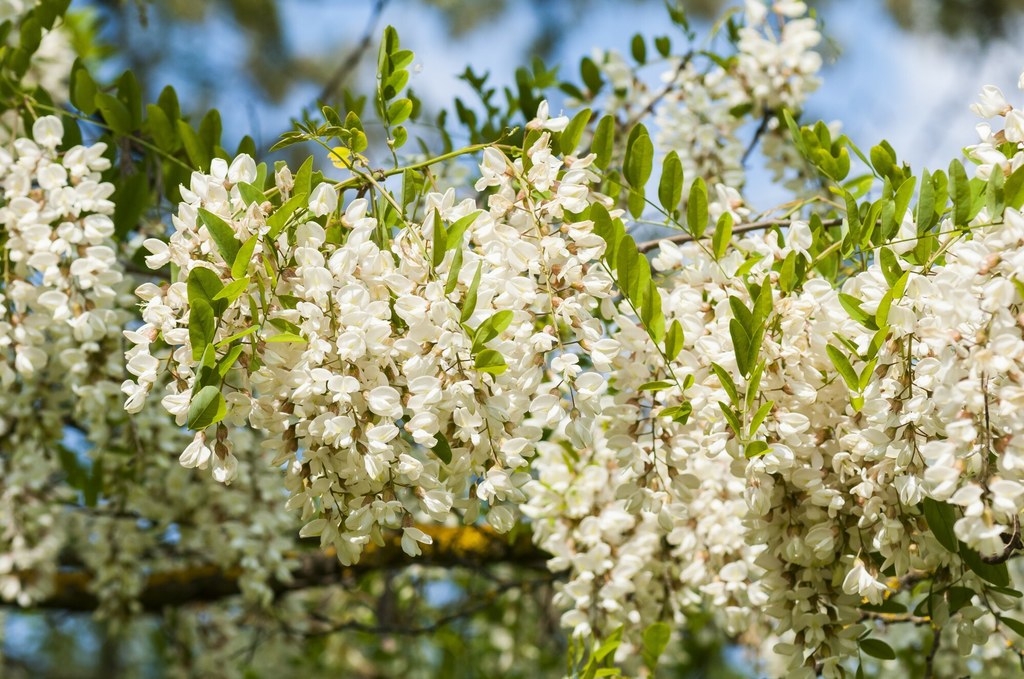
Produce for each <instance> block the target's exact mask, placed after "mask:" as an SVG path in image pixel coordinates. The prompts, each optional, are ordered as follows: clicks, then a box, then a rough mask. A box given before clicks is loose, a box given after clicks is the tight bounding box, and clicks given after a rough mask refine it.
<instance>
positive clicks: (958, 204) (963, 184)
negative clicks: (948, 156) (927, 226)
mask: <svg viewBox="0 0 1024 679" xmlns="http://www.w3.org/2000/svg"><path fill="white" fill-rule="evenodd" d="M949 182H950V195H951V196H952V197H953V223H954V224H956V225H958V226H964V225H966V224H967V222H969V221H970V220H971V206H972V205H973V204H974V199H973V197H972V196H971V183H970V180H969V179H967V173H966V172H965V171H964V166H963V165H962V164H961V163H960V161H959V160H955V159H954V160H953V161H952V162H950V164H949Z"/></svg>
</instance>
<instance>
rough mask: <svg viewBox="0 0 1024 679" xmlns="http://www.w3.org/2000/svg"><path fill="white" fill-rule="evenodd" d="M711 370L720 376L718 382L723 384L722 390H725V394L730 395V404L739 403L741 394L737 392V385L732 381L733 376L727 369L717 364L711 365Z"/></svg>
mask: <svg viewBox="0 0 1024 679" xmlns="http://www.w3.org/2000/svg"><path fill="white" fill-rule="evenodd" d="M711 370H713V371H714V373H715V375H717V376H718V381H719V382H721V383H722V388H723V389H725V393H726V394H728V395H729V402H730V403H739V402H740V399H739V392H738V391H737V390H736V383H735V382H733V381H732V376H731V375H730V374H729V373H728V372H727V371H726V369H725V368H723V367H722V366H720V365H718V364H717V363H712V364H711Z"/></svg>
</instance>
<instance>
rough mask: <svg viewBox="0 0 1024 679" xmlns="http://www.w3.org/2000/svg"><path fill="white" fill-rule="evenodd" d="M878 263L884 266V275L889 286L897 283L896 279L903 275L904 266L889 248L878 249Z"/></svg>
mask: <svg viewBox="0 0 1024 679" xmlns="http://www.w3.org/2000/svg"><path fill="white" fill-rule="evenodd" d="M878 263H879V264H880V265H881V267H882V275H883V276H885V282H886V283H888V284H889V287H890V288H891V287H892V286H894V285H896V281H898V280H899V279H900V276H902V275H903V267H901V266H900V262H899V260H898V259H897V258H896V255H895V254H894V253H893V251H892V250H890V249H889V248H881V249H880V250H879V251H878Z"/></svg>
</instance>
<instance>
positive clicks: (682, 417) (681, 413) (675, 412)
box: [658, 403, 693, 424]
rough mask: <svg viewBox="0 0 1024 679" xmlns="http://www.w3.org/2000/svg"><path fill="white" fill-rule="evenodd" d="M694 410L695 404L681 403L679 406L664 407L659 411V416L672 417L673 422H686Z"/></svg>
mask: <svg viewBox="0 0 1024 679" xmlns="http://www.w3.org/2000/svg"><path fill="white" fill-rule="evenodd" d="M692 412H693V405H692V404H690V403H681V404H680V405H677V406H669V407H668V408H662V409H661V410H659V411H658V417H671V418H672V421H673V422H679V423H681V424H686V421H687V420H688V419H690V414H691V413H692Z"/></svg>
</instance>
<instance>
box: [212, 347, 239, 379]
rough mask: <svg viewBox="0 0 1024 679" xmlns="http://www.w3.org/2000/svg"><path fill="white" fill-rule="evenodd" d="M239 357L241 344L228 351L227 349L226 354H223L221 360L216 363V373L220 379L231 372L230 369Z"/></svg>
mask: <svg viewBox="0 0 1024 679" xmlns="http://www.w3.org/2000/svg"><path fill="white" fill-rule="evenodd" d="M241 355H242V345H241V344H236V345H235V346H233V347H231V348H230V349H228V353H226V354H224V358H222V359H221V360H220V361H219V362H218V363H217V373H218V374H219V375H220V376H221V377H222V378H223V377H226V376H227V374H228V371H229V370H231V367H232V366H233V365H234V364H235V361H237V360H238V357H239V356H241Z"/></svg>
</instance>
